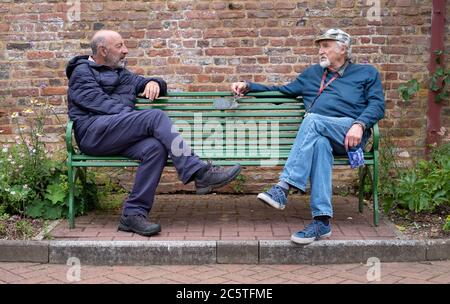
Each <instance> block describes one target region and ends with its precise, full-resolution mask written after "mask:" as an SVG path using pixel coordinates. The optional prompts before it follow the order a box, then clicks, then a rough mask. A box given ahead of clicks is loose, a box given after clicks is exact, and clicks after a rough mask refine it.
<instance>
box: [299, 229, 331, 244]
mask: <svg viewBox="0 0 450 304" xmlns="http://www.w3.org/2000/svg"><path fill="white" fill-rule="evenodd" d="M330 236H331V231H330V232H328V233H325V234H324V235H322V236H321V237H320V238H319V240H320V239H324V238H329V237H330ZM315 239H316V238H299V237H296V236H294V235H292V236H291V241H293V242H294V243H296V244H310V243H312V242H314V241H315Z"/></svg>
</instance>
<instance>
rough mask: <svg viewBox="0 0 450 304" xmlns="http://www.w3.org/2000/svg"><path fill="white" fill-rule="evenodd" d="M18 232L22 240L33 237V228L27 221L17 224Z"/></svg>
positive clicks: (20, 221)
mask: <svg viewBox="0 0 450 304" xmlns="http://www.w3.org/2000/svg"><path fill="white" fill-rule="evenodd" d="M16 231H17V233H19V235H20V237H21V238H22V239H29V238H31V237H32V236H33V226H32V225H31V224H30V223H29V222H28V221H27V220H25V219H21V220H18V221H17V222H16Z"/></svg>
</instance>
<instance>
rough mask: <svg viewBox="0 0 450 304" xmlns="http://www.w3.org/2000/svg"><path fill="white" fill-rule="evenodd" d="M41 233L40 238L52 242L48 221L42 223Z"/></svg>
mask: <svg viewBox="0 0 450 304" xmlns="http://www.w3.org/2000/svg"><path fill="white" fill-rule="evenodd" d="M42 231H43V236H42V238H43V239H44V240H52V239H53V236H52V235H51V233H50V229H49V224H48V221H45V222H44V226H43V228H42Z"/></svg>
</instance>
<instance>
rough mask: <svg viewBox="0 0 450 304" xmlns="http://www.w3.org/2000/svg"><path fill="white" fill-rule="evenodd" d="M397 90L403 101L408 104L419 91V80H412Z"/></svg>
mask: <svg viewBox="0 0 450 304" xmlns="http://www.w3.org/2000/svg"><path fill="white" fill-rule="evenodd" d="M397 90H398V92H399V94H400V97H401V98H402V100H403V101H404V102H408V101H409V100H410V99H411V97H412V96H413V95H414V94H416V93H417V92H418V91H419V82H418V81H417V79H411V80H409V81H408V82H407V83H406V84H402V85H400V86H399V87H398V89H397Z"/></svg>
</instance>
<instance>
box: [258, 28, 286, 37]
mask: <svg viewBox="0 0 450 304" xmlns="http://www.w3.org/2000/svg"><path fill="white" fill-rule="evenodd" d="M260 34H261V36H262V37H287V36H289V30H286V29H261V30H260Z"/></svg>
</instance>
